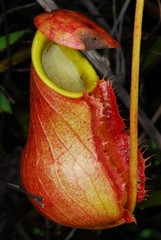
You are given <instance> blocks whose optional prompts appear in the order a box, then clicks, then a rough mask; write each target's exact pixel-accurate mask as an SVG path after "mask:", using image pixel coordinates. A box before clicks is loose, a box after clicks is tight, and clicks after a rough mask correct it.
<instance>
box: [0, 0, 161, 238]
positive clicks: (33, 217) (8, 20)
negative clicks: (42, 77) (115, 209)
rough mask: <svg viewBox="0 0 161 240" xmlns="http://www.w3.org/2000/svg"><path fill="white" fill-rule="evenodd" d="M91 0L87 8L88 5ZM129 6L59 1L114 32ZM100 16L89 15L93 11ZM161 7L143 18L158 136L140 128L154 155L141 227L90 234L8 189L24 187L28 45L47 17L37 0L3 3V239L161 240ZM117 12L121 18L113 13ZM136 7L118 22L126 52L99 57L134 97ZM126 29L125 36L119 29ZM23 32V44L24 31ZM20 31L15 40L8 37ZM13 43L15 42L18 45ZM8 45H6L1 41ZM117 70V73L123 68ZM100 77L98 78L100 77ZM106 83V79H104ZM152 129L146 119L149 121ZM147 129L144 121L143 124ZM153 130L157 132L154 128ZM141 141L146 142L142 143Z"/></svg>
mask: <svg viewBox="0 0 161 240" xmlns="http://www.w3.org/2000/svg"><path fill="white" fill-rule="evenodd" d="M85 2H86V4H85ZM126 2H128V1H125V0H120V1H112V0H101V1H100V0H90V1H82V0H70V1H69V0H66V1H63V0H57V1H56V3H57V4H58V6H59V7H60V8H66V9H72V10H76V11H80V12H82V13H85V14H86V15H87V16H89V17H90V18H93V19H94V20H95V21H97V20H98V19H100V17H101V18H102V19H104V21H106V23H108V29H109V31H111V29H112V28H113V26H114V24H115V23H116V19H117V17H118V16H119V14H120V12H121V10H122V9H124V8H125V4H126ZM89 4H93V6H94V8H95V9H96V10H97V11H98V13H97V14H94V12H92V11H91V12H90V9H91V8H90V5H89ZM160 4H161V3H160V1H157V0H156V1H155V0H146V1H145V9H144V19H143V35H142V48H141V64H140V99H139V104H140V107H141V109H142V110H143V111H144V113H145V114H146V115H147V117H148V118H149V119H153V121H152V123H151V125H152V126H155V128H156V129H155V131H156V132H155V133H154V131H150V133H148V134H147V132H146V131H145V130H144V128H143V127H142V126H141V125H139V136H140V139H141V140H140V142H141V143H142V145H143V146H147V147H146V151H145V153H144V157H145V158H146V157H147V158H148V157H150V160H149V161H148V162H147V164H150V166H149V167H148V168H147V170H146V175H147V178H148V180H147V184H146V185H147V186H146V188H147V189H148V190H150V191H149V193H148V195H149V196H147V200H146V201H144V202H143V203H141V204H138V205H137V207H136V209H135V216H136V219H137V225H134V224H129V225H122V226H120V227H116V228H113V229H107V230H100V231H90V230H78V229H77V230H75V229H71V228H68V227H63V226H60V225H57V224H55V223H51V222H49V221H48V220H46V219H44V218H43V217H42V216H41V215H40V214H39V213H37V212H36V210H35V209H34V208H33V207H32V206H31V204H30V203H29V201H28V200H27V198H26V196H25V195H24V194H23V193H20V192H18V191H16V190H14V189H13V188H11V187H9V185H8V184H7V183H12V184H17V185H20V177H19V166H20V157H21V153H22V150H23V147H24V145H25V142H26V138H27V132H28V123H29V115H30V113H29V78H30V63H31V59H30V47H31V44H32V39H33V36H34V34H35V31H36V28H35V26H34V24H33V18H34V17H35V16H36V15H37V14H39V13H41V12H43V11H44V10H43V8H42V7H41V6H40V5H39V4H38V3H37V2H36V0H35V1H34V0H32V1H31V0H14V1H12V0H0V239H1V240H7V239H10V240H12V239H13V240H14V239H21V240H23V239H24V240H32V239H34V240H36V239H46V240H50V239H56V240H61V239H65V240H69V239H75V240H79V239H81V240H83V239H92V240H105V239H110V240H116V239H118V240H129V239H130V240H146V239H149V240H157V239H158V240H159V239H161V138H160V133H159V132H161V88H160V81H161V31H160V29H161V22H160V18H161V13H160V10H161V9H160ZM114 9H115V13H116V19H114V14H113V10H114ZM134 10H135V1H131V3H130V4H129V6H128V8H127V10H126V11H125V14H124V15H123V16H122V17H121V18H120V21H119V24H118V26H117V32H115V33H114V38H116V39H117V40H118V41H119V43H120V44H121V47H122V53H121V54H120V53H117V52H116V51H115V50H110V51H99V53H100V54H101V55H102V56H104V57H108V58H109V61H110V63H111V68H112V71H113V73H115V74H116V78H117V79H118V80H119V81H120V84H121V85H122V86H123V88H124V89H125V90H126V91H127V92H129V87H130V69H131V46H132V33H133V23H134ZM121 24H122V31H120V32H119V28H120V26H121ZM21 30H23V33H22V36H21V37H20V38H18V37H17V36H18V34H19V31H21ZM11 33H14V36H13V35H10V34H11ZM9 38H10V39H11V38H15V41H14V43H13V44H11V43H10V42H9ZM3 41H4V44H2V42H3ZM117 66H118V67H117ZM98 74H99V73H98ZM100 77H101V76H100ZM124 99H125V100H121V97H118V103H119V104H120V108H121V114H122V115H123V117H124V118H125V119H126V123H127V125H128V117H129V110H128V108H126V107H125V106H126V104H127V102H126V101H127V100H126V96H125V98H124ZM145 124H146V121H145ZM143 125H144V119H143ZM148 128H149V129H150V128H151V126H150V125H148ZM142 139H143V140H144V141H142Z"/></svg>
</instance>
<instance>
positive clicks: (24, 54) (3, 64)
mask: <svg viewBox="0 0 161 240" xmlns="http://www.w3.org/2000/svg"><path fill="white" fill-rule="evenodd" d="M29 56H30V48H25V49H22V50H20V51H18V52H16V53H15V54H13V55H12V56H11V58H10V59H9V58H5V59H3V60H1V61H0V73H1V72H4V71H5V70H7V69H8V67H9V66H10V65H11V66H14V65H16V64H18V63H20V62H22V61H24V60H26V59H27V58H28V57H29Z"/></svg>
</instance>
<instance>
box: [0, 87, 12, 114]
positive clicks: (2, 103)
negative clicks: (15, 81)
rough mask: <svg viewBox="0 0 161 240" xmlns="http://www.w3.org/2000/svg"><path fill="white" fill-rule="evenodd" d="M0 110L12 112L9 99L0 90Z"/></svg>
mask: <svg viewBox="0 0 161 240" xmlns="http://www.w3.org/2000/svg"><path fill="white" fill-rule="evenodd" d="M0 112H7V113H12V110H11V104H10V101H9V100H8V98H6V96H5V95H4V93H3V92H2V91H0Z"/></svg>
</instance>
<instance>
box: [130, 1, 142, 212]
mask: <svg viewBox="0 0 161 240" xmlns="http://www.w3.org/2000/svg"><path fill="white" fill-rule="evenodd" d="M143 8H144V0H136V9H135V21H134V33H133V50H132V69H131V91H130V169H129V191H128V201H127V207H128V209H129V210H130V211H131V212H133V210H134V208H135V205H136V196H137V175H138V89H139V68H140V45H141V33H142V18H143Z"/></svg>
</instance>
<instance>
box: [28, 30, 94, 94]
mask: <svg viewBox="0 0 161 240" xmlns="http://www.w3.org/2000/svg"><path fill="white" fill-rule="evenodd" d="M52 44H53V45H56V46H57V47H58V48H59V50H60V51H62V53H63V54H64V56H65V57H66V58H67V59H69V62H70V63H71V64H72V66H73V67H74V68H75V71H77V75H78V77H77V78H79V77H80V79H81V80H79V79H77V80H78V85H79V84H80V82H81V81H82V83H81V86H76V87H73V88H72V87H67V86H66V84H65V82H66V80H68V77H67V76H68V75H69V76H70V77H69V81H71V80H72V81H74V79H73V77H72V74H69V73H70V68H71V64H69V66H68V68H67V69H66V72H64V73H63V74H64V77H65V79H63V81H64V83H62V84H61V85H60V84H57V82H56V80H55V79H54V74H55V73H52V75H53V79H51V77H50V76H51V74H50V73H48V72H47V70H46V67H45V65H44V63H43V62H44V60H43V61H42V58H44V57H43V55H44V51H45V48H46V46H47V45H52ZM53 51H54V50H53ZM48 56H49V61H50V59H51V57H50V54H48ZM53 56H54V52H53ZM62 60H63V61H64V59H62ZM54 61H58V65H59V64H61V59H57V58H56V56H55V60H54ZM32 64H33V66H34V69H35V71H36V73H37V74H38V76H39V78H40V79H41V80H42V81H43V82H44V83H45V84H46V85H47V86H48V87H49V88H51V89H52V90H54V91H55V92H57V93H59V94H61V95H63V96H66V97H70V98H80V97H82V96H83V93H84V92H86V93H90V92H92V91H93V90H94V89H95V87H96V85H97V80H98V76H97V74H96V72H95V70H94V68H93V67H92V65H91V64H90V63H89V62H88V60H87V59H86V58H85V57H84V56H83V55H82V54H81V53H80V52H79V51H78V50H75V49H71V48H68V47H64V46H61V45H57V44H55V43H54V42H52V41H51V40H49V39H48V38H46V37H45V36H44V35H43V34H42V33H41V32H40V31H39V30H37V32H36V34H35V37H34V40H33V44H32ZM50 64H51V66H52V63H51V61H50ZM46 66H47V64H46ZM59 68H61V65H60V67H59ZM53 69H54V68H53ZM50 70H51V68H50ZM51 71H52V70H51ZM59 71H61V70H60V69H59ZM62 71H64V68H63V66H62ZM68 71H69V73H68ZM72 81H71V83H72ZM63 84H65V85H64V86H63ZM74 84H77V83H74Z"/></svg>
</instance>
